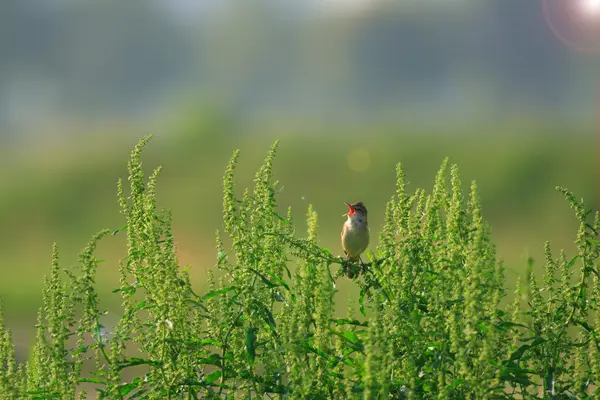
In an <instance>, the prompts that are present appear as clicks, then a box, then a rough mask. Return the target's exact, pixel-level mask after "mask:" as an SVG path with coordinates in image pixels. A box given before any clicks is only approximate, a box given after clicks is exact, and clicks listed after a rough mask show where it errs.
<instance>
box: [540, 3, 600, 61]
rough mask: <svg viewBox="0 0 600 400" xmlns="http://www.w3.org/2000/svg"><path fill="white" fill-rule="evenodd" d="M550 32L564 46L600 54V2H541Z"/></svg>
mask: <svg viewBox="0 0 600 400" xmlns="http://www.w3.org/2000/svg"><path fill="white" fill-rule="evenodd" d="M543 6H544V16H545V18H546V22H547V23H548V26H549V27H550V30H551V31H552V33H554V35H555V36H556V37H557V38H558V39H559V40H560V41H561V42H562V43H564V44H565V45H567V46H569V47H571V48H573V49H575V50H578V51H585V52H600V0H543Z"/></svg>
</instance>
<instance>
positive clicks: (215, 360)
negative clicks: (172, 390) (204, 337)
mask: <svg viewBox="0 0 600 400" xmlns="http://www.w3.org/2000/svg"><path fill="white" fill-rule="evenodd" d="M220 361H221V356H220V355H218V354H214V353H213V354H211V355H210V356H208V357H204V358H202V359H200V361H198V363H199V364H205V365H216V366H220V365H221V362H220Z"/></svg>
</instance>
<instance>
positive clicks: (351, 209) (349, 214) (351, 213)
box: [342, 203, 356, 217]
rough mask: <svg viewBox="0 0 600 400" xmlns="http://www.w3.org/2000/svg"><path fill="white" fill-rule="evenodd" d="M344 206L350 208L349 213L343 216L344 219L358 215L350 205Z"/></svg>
mask: <svg viewBox="0 0 600 400" xmlns="http://www.w3.org/2000/svg"><path fill="white" fill-rule="evenodd" d="M344 204H345V205H347V206H348V212H347V213H346V214H344V215H342V217H350V216H352V215H354V214H356V209H355V208H354V207H352V206H351V205H350V204H348V203H344Z"/></svg>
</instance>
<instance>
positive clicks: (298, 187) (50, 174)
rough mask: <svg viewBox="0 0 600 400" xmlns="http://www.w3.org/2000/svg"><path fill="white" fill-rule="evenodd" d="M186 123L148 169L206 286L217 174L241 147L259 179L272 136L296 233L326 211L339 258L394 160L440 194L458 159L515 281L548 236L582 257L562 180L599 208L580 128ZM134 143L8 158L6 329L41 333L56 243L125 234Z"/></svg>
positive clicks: (2, 206) (112, 266)
mask: <svg viewBox="0 0 600 400" xmlns="http://www.w3.org/2000/svg"><path fill="white" fill-rule="evenodd" d="M177 126H178V128H177V130H176V132H175V133H176V134H170V135H166V134H165V133H163V132H161V129H162V128H161V127H159V128H158V131H157V132H154V134H155V138H154V140H153V141H152V142H151V144H150V146H149V148H148V151H147V152H146V153H145V161H146V163H145V167H146V169H147V172H149V171H150V168H154V167H155V166H157V165H159V164H162V165H163V166H164V171H163V174H162V177H161V179H160V181H159V182H160V183H159V187H158V198H159V202H160V204H159V206H161V207H166V208H171V209H172V210H173V217H174V232H175V237H176V239H177V241H178V249H179V255H180V261H181V264H182V265H191V266H192V269H191V273H192V276H193V282H194V284H195V285H196V286H197V289H198V290H199V291H201V290H202V289H203V286H204V276H205V270H206V269H207V268H210V267H212V265H213V263H214V259H215V251H214V246H213V242H214V241H213V237H214V232H215V230H216V229H217V228H219V226H220V223H221V220H220V214H221V178H222V175H223V172H224V168H225V165H226V163H227V161H228V159H229V157H230V155H231V153H232V152H233V150H234V149H236V148H239V149H240V150H241V159H240V164H239V174H238V176H239V179H240V182H239V184H240V191H241V188H242V187H246V186H248V185H249V184H251V181H252V177H253V174H254V172H255V170H256V168H257V167H258V165H259V164H260V162H261V161H262V159H263V157H264V154H265V153H266V150H267V148H268V146H269V145H270V144H271V143H272V141H273V140H275V139H280V150H279V152H278V156H277V159H276V163H275V175H276V177H277V178H278V179H279V180H280V181H281V184H282V191H281V192H280V194H279V202H280V203H279V204H280V206H281V208H282V210H285V209H286V208H287V206H292V208H293V210H294V212H295V220H296V224H297V226H298V228H299V229H303V227H304V225H303V223H302V218H303V215H304V213H305V212H306V208H307V206H308V204H313V205H314V207H315V209H316V210H317V212H318V213H319V218H320V235H321V243H322V245H323V246H324V247H327V248H329V249H331V250H332V251H333V252H334V253H339V252H341V250H340V248H339V243H338V241H339V239H338V238H339V236H338V235H339V229H340V226H341V224H342V221H343V219H342V218H341V214H342V213H343V212H345V210H344V205H343V202H344V201H358V200H362V201H364V202H365V203H366V204H367V206H368V207H369V216H370V225H371V229H372V231H373V232H374V233H377V232H378V230H379V228H380V227H381V225H382V218H383V211H384V205H385V202H386V201H387V199H388V198H389V196H391V195H392V194H393V192H394V180H395V177H394V167H395V164H396V163H397V162H402V163H403V164H404V166H405V169H406V173H407V176H408V179H409V180H410V186H409V188H410V190H411V191H413V190H414V189H416V188H418V187H424V188H426V189H430V188H431V186H432V185H433V178H434V174H435V172H436V171H437V169H438V167H439V165H440V163H441V162H442V160H443V158H444V157H445V156H448V157H450V158H451V162H453V163H458V164H459V166H460V168H461V172H462V179H463V183H464V185H465V188H466V187H467V186H468V185H469V184H470V181H471V180H473V179H474V180H476V181H477V182H478V184H479V188H480V192H481V197H482V202H483V207H484V216H485V217H486V218H487V219H488V221H490V222H491V224H492V228H493V236H494V239H495V241H496V243H497V245H498V252H499V255H500V257H501V258H502V259H504V260H505V262H506V265H507V267H508V272H507V278H508V280H509V283H510V282H513V281H514V279H515V277H516V276H517V275H519V274H522V273H523V272H524V269H525V265H526V263H525V259H526V257H527V256H528V255H531V256H533V257H534V258H535V259H537V260H540V259H541V254H542V252H541V250H542V247H543V242H544V241H545V240H550V241H551V242H552V243H553V245H554V246H555V249H557V250H558V249H559V248H562V247H564V248H566V249H571V248H572V242H573V240H574V234H575V229H576V224H575V219H574V217H573V215H572V212H571V210H569V208H568V205H567V203H566V202H565V201H564V200H563V199H562V196H561V195H559V194H558V193H557V192H556V191H555V190H554V187H555V186H556V185H561V186H565V187H567V188H568V189H570V190H572V191H573V192H574V193H575V194H576V195H577V196H581V197H583V198H584V199H585V200H586V201H587V204H588V205H589V206H590V207H591V206H594V205H596V204H597V200H598V199H597V197H596V193H597V191H596V182H595V179H594V178H595V174H594V171H595V140H594V137H593V136H591V135H586V134H584V133H585V132H577V131H576V129H574V128H570V129H572V132H573V134H571V135H569V134H558V132H555V131H556V128H553V129H554V131H550V129H546V128H544V127H543V126H535V127H532V126H531V125H529V126H526V125H517V124H515V125H514V126H512V127H508V126H507V127H495V128H494V129H490V128H489V127H487V128H484V127H482V130H483V129H485V130H486V134H485V135H482V134H477V133H475V132H479V130H478V129H470V130H467V131H463V132H453V131H449V132H445V133H441V132H437V133H436V132H429V133H427V132H409V131H406V129H403V128H402V127H397V126H373V127H368V126H360V127H357V126H355V127H331V126H328V127H326V126H323V127H319V128H314V127H313V128H307V132H305V133H306V134H304V135H294V134H293V132H285V130H284V129H281V128H278V127H276V126H273V127H271V129H269V130H265V129H264V127H260V130H261V132H262V133H260V132H257V131H255V130H258V128H257V127H239V126H234V125H233V124H227V123H224V122H223V121H220V120H219V119H211V118H194V119H191V120H189V121H186V123H185V124H179V125H177ZM565 129H568V128H565ZM581 130H583V128H581ZM170 133H173V132H172V130H171V132H170ZM582 133H583V134H582ZM141 135H142V133H140V136H141ZM136 140H137V138H133V137H131V135H129V136H127V137H120V138H119V136H117V135H114V136H111V135H105V136H104V137H102V138H101V139H99V140H96V141H93V140H89V141H84V140H81V141H80V142H77V141H74V142H72V144H69V142H64V143H63V144H61V145H56V146H54V147H52V146H44V147H40V148H37V149H33V148H29V149H28V150H27V154H25V155H24V156H23V155H19V156H18V157H17V156H16V155H15V152H16V151H18V149H12V151H11V152H10V153H8V152H7V153H6V154H3V156H5V157H4V163H5V165H3V166H4V168H3V171H4V172H3V176H2V179H1V182H2V185H3V187H2V188H1V189H2V190H1V192H0V220H1V221H3V223H2V240H1V241H0V274H1V276H2V279H1V280H0V295H1V296H2V299H3V305H4V309H5V312H6V314H7V319H8V323H9V325H13V326H15V325H17V326H31V325H33V323H34V321H35V313H36V309H37V307H38V306H39V304H40V299H41V292H40V291H41V287H42V284H43V276H44V274H46V273H47V271H48V269H49V266H50V256H51V245H52V243H53V242H55V241H56V242H58V244H59V248H60V251H61V259H62V263H63V266H72V265H75V263H76V255H77V253H78V252H79V249H80V248H82V247H83V246H84V245H85V244H86V242H87V241H88V239H89V238H90V237H91V235H92V234H93V233H95V232H96V231H98V230H100V229H102V228H109V229H117V228H119V227H121V226H122V224H123V221H122V219H121V218H120V215H119V211H118V206H117V203H116V190H115V188H116V181H117V178H118V177H125V172H126V162H127V159H128V153H129V151H130V150H131V148H132V146H133V144H134V143H135V142H136ZM5 151H6V150H5ZM11 154H12V157H11ZM123 239H124V238H123V237H121V236H119V235H117V236H111V237H110V238H108V239H106V240H104V241H103V242H102V243H101V245H100V248H99V257H100V258H101V259H104V260H106V262H104V263H103V264H101V266H100V270H99V281H100V282H99V283H100V291H101V293H103V294H104V296H103V298H102V301H103V302H104V304H106V305H107V306H114V305H115V304H114V301H115V300H116V296H115V295H111V294H110V290H111V289H113V288H114V287H116V284H117V281H118V276H117V270H118V261H119V259H120V258H121V257H123V255H124V240H123ZM376 242H377V240H375V243H373V245H372V246H371V248H372V249H374V245H376ZM344 288H347V285H345V284H343V285H342V289H344ZM344 290H345V289H344Z"/></svg>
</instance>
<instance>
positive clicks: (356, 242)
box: [342, 201, 369, 279]
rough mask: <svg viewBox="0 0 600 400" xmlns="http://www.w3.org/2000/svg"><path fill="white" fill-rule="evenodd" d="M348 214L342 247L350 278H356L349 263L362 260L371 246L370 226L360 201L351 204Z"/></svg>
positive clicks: (343, 229) (365, 210)
mask: <svg viewBox="0 0 600 400" xmlns="http://www.w3.org/2000/svg"><path fill="white" fill-rule="evenodd" d="M345 204H346V205H347V206H348V212H347V213H346V214H344V215H343V217H348V219H347V220H346V222H345V223H344V227H343V228H342V247H343V249H344V253H346V257H347V263H346V268H347V271H348V278H350V279H353V278H354V272H353V271H351V270H350V269H349V265H348V263H349V262H356V261H360V263H361V264H362V260H361V258H360V255H361V254H362V253H363V252H364V251H365V250H366V249H367V247H368V246H369V225H368V223H367V208H366V207H365V205H364V204H363V203H362V201H359V202H358V203H354V204H349V203H345Z"/></svg>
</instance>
